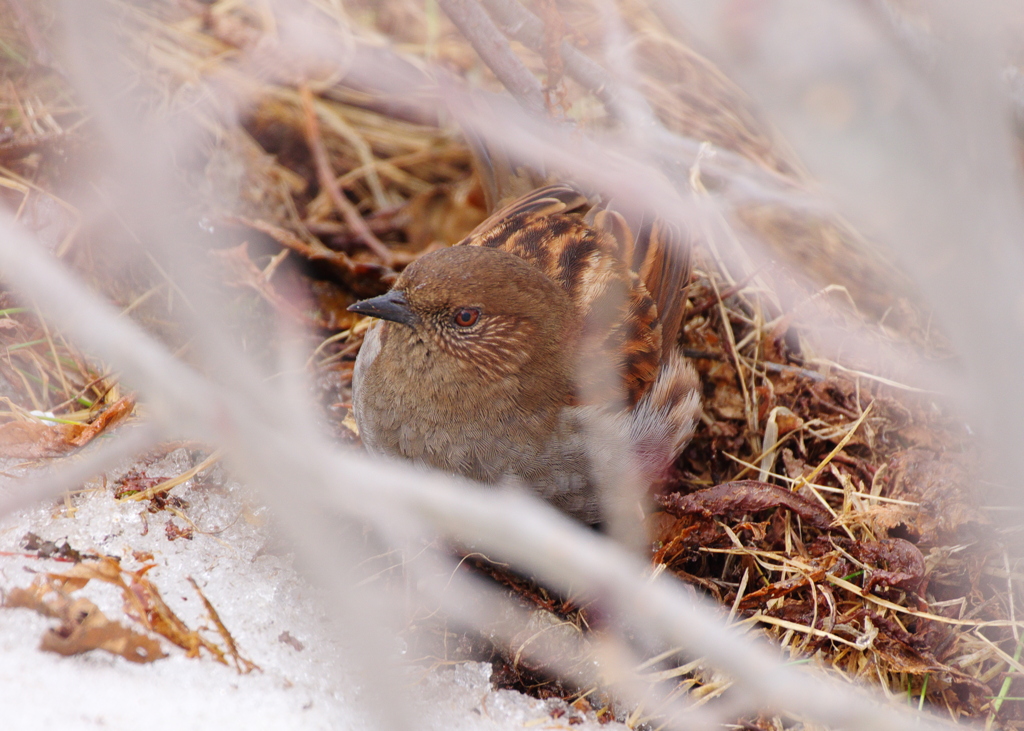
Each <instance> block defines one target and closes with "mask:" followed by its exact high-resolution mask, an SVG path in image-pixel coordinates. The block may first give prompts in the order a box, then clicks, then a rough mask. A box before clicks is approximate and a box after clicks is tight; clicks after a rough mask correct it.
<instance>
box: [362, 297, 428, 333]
mask: <svg viewBox="0 0 1024 731" xmlns="http://www.w3.org/2000/svg"><path fill="white" fill-rule="evenodd" d="M348 311H349V312H358V313H359V314H360V315H369V316H370V317H379V318H380V319H382V320H391V321H392V322H400V323H402V324H403V325H409V326H412V325H415V324H416V323H417V322H419V321H420V318H419V316H417V315H416V313H415V312H413V311H412V310H411V309H409V303H408V302H407V301H406V299H405V292H402V291H401V290H398V289H393V290H391V291H390V292H388V293H387V294H382V295H381V296H380V297H372V298H370V299H368V300H363V301H362V302H356V303H355V304H354V305H349V308H348Z"/></svg>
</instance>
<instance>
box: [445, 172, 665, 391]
mask: <svg viewBox="0 0 1024 731" xmlns="http://www.w3.org/2000/svg"><path fill="white" fill-rule="evenodd" d="M589 207H590V202H589V201H588V200H587V198H586V196H584V195H583V194H582V193H581V192H580V191H578V190H577V189H576V188H573V187H572V186H569V185H550V186H547V187H544V188H539V189H538V190H536V191H533V192H532V193H530V194H528V195H526V196H524V197H522V198H520V199H518V200H516V201H514V202H512V203H511V204H509V205H508V206H506V207H505V208H503V209H501V210H500V211H498V212H497V213H495V214H494V215H493V216H491V217H490V218H489V219H488V220H487V221H485V222H484V223H483V224H481V225H480V226H478V227H477V228H476V229H475V230H474V232H473V233H471V234H470V235H469V236H468V237H466V239H464V240H463V241H462V242H461V245H466V246H487V247H491V248H496V249H501V250H503V251H507V252H508V253H511V254H515V255H516V256H519V257H521V258H523V259H525V260H527V261H529V262H531V263H532V264H534V265H535V266H537V267H538V268H540V269H541V270H542V271H543V272H544V273H545V274H547V275H548V276H549V277H551V279H552V280H554V281H555V282H557V283H558V284H559V285H561V287H562V288H563V289H564V290H565V292H566V294H568V296H569V298H570V300H572V302H573V304H574V305H575V310H576V313H577V315H578V316H579V317H580V322H581V334H580V340H579V344H578V349H579V360H580V377H579V378H578V379H577V380H578V382H579V383H580V391H581V395H582V396H583V398H584V399H585V400H587V401H593V400H606V399H608V398H612V397H613V396H611V394H613V393H614V392H615V390H619V391H620V392H623V391H624V394H625V398H626V400H627V401H628V402H629V403H630V404H634V403H636V402H637V401H639V400H640V398H641V397H642V396H643V395H644V394H645V393H647V391H648V390H649V389H650V387H651V384H653V383H654V379H655V378H656V376H657V372H658V366H659V362H660V358H661V351H662V341H661V324H660V322H659V319H658V309H657V306H656V305H655V303H654V300H653V299H652V298H651V297H650V295H649V293H648V292H647V289H646V287H645V286H644V285H643V283H642V281H641V280H640V278H639V276H638V275H637V273H636V272H633V271H631V270H630V268H629V266H628V265H627V262H628V261H629V252H632V251H633V248H634V247H633V237H632V233H630V231H629V226H628V225H626V223H625V221H624V220H623V219H622V217H621V216H620V215H619V214H617V213H613V212H608V211H602V212H599V213H598V214H597V215H596V217H593V218H591V217H588V218H587V220H584V218H583V217H582V216H581V215H579V214H580V213H582V212H583V211H584V209H587V208H589ZM573 214H576V215H573ZM609 374H612V375H614V374H618V375H619V377H620V379H621V380H620V379H616V378H609V377H608V376H609ZM602 384H605V385H603V386H602Z"/></svg>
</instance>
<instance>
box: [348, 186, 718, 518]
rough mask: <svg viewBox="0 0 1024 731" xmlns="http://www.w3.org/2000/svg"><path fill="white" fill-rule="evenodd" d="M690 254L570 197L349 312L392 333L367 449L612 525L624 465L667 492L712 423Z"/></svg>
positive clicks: (374, 372) (372, 386)
mask: <svg viewBox="0 0 1024 731" xmlns="http://www.w3.org/2000/svg"><path fill="white" fill-rule="evenodd" d="M584 214H585V215H584ZM677 238H678V234H677V233H675V231H674V230H673V229H671V228H670V227H668V226H666V225H665V224H664V223H662V222H660V221H657V222H654V223H653V224H650V225H647V226H641V227H640V228H639V233H638V235H637V236H636V237H634V235H633V233H632V232H631V230H630V227H629V226H628V225H627V223H626V221H625V219H624V218H623V217H622V216H621V215H620V214H618V213H616V212H614V211H611V210H608V209H606V208H600V207H592V206H591V205H590V203H589V202H588V200H587V198H586V197H585V196H584V195H583V194H582V193H581V192H580V191H578V190H576V189H575V188H573V187H570V186H567V185H552V186H547V187H545V188H540V189H538V190H536V191H533V192H532V193H530V194H528V195H526V196H524V197H522V198H520V199H519V200H517V201H515V202H513V203H512V204H510V205H508V206H506V207H505V208H503V209H502V210H500V211H498V212H497V213H495V214H494V215H493V216H491V217H490V218H489V219H487V220H486V221H484V222H483V223H482V224H480V226H478V227H477V228H476V229H475V230H474V231H473V232H472V233H471V234H470V235H469V236H468V237H467V238H466V239H464V240H463V241H462V242H460V244H458V245H456V246H453V247H451V248H447V249H442V250H439V251H435V252H432V253H430V254H427V255H425V256H423V257H421V258H420V259H418V260H417V261H416V262H414V263H413V264H411V265H410V266H409V267H408V268H406V269H405V271H404V272H403V273H402V274H401V276H400V277H399V278H398V280H397V281H396V283H395V285H394V288H393V289H392V290H391V291H390V292H388V293H387V294H384V295H382V296H380V297H374V298H373V299H368V300H364V301H362V302H358V303H356V304H354V305H352V306H351V307H350V308H349V309H350V310H352V311H354V312H359V313H362V314H365V315H370V316H373V317H377V318H380V320H381V321H380V322H376V323H374V324H373V325H372V326H371V327H370V329H369V330H368V332H367V334H366V339H365V341H364V342H363V345H362V349H361V350H360V352H359V356H358V358H357V360H356V366H355V372H354V375H353V381H352V389H353V396H352V401H353V410H354V412H355V418H356V423H357V424H358V426H359V430H360V435H361V436H362V440H363V443H364V444H365V445H366V446H367V447H368V448H369V449H370V451H372V452H375V453H381V454H386V455H397V456H402V457H406V458H408V459H411V460H414V461H417V462H420V463H424V464H427V465H431V466H433V467H436V468H438V469H442V470H446V471H448V472H453V473H457V474H461V475H465V476H467V477H470V478H473V479H475V480H479V481H481V482H486V483H501V482H504V481H506V480H515V481H521V482H522V483H525V484H526V485H528V486H529V487H531V488H533V489H534V490H536V491H537V492H538V493H539V494H540V495H541V496H542V497H543V498H544V499H546V500H548V501H549V502H551V503H552V504H554V505H555V506H556V507H558V508H560V509H561V510H563V511H565V512H566V513H568V514H570V515H572V516H574V517H576V518H577V519H579V520H582V521H584V522H586V523H597V522H599V521H601V519H602V500H601V493H600V486H601V485H602V483H603V481H605V480H607V479H610V478H611V477H612V475H611V474H603V472H604V473H608V472H609V470H608V469H606V468H604V467H601V465H607V464H608V455H609V454H624V455H627V459H631V460H632V462H631V464H632V466H633V467H634V468H635V469H636V470H637V471H638V472H639V475H640V478H641V482H642V483H643V484H644V485H645V486H646V485H650V484H651V483H654V482H655V481H657V480H659V479H661V478H663V477H664V476H665V475H666V473H667V470H668V468H669V467H670V466H671V464H672V462H673V461H674V460H675V458H676V457H677V456H678V455H679V453H680V451H681V450H682V448H683V446H685V444H686V442H687V441H688V439H689V437H690V434H691V430H692V427H693V421H694V418H695V415H696V414H697V412H698V409H699V401H698V390H699V383H698V379H697V376H696V373H695V372H694V370H693V368H692V367H691V366H690V365H689V364H688V363H687V362H686V361H685V360H684V359H683V357H682V355H681V354H680V353H679V352H678V350H677V345H676V343H677V340H678V335H679V329H680V326H681V323H682V316H683V309H684V307H685V303H686V295H685V288H686V284H687V281H688V279H689V255H688V252H687V251H685V250H684V249H683V247H681V246H678V245H677ZM609 439H612V440H614V441H616V442H617V444H613V445H612V444H608V443H607V442H608V440H609ZM616 450H621V451H620V452H619V451H616ZM611 471H612V472H614V471H615V470H611ZM637 497H638V498H639V497H641V496H637Z"/></svg>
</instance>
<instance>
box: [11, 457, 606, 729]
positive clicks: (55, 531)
mask: <svg viewBox="0 0 1024 731" xmlns="http://www.w3.org/2000/svg"><path fill="white" fill-rule="evenodd" d="M192 464H193V457H192V455H191V454H190V453H189V452H188V451H187V450H184V449H179V450H175V451H174V452H171V453H170V454H169V455H167V456H166V457H164V458H162V459H161V460H159V461H157V462H152V463H149V464H146V465H145V472H146V474H147V475H149V476H153V477H157V476H163V477H173V476H175V475H178V474H181V473H182V472H184V471H186V470H187V469H189V468H190V467H192ZM130 466H131V465H128V466H125V468H124V469H122V470H120V471H118V472H113V473H110V474H108V483H109V482H110V481H113V480H115V479H116V478H117V477H119V476H123V475H124V474H126V473H127V472H128V468H129V467H130ZM134 466H136V467H139V465H134ZM12 471H13V470H9V471H8V474H11V472H12ZM214 471H215V472H216V474H215V476H214V477H213V478H212V479H211V478H209V477H207V479H205V480H204V479H200V480H199V481H198V484H194V483H196V482H197V481H196V480H192V481H189V482H188V483H185V484H184V485H181V486H179V487H177V488H175V489H174V491H173V493H172V494H173V495H174V496H175V497H176V498H180V499H182V500H184V501H186V502H187V503H188V507H187V508H186V509H184V510H183V513H184V514H185V515H187V516H188V517H189V518H190V519H191V520H193V521H195V530H194V533H193V537H192V539H191V540H188V539H185V538H177V539H175V540H169V534H168V532H167V530H166V525H167V523H168V521H173V522H174V523H175V524H176V526H177V527H178V528H179V529H185V528H187V527H188V523H187V522H186V521H185V520H183V519H182V518H181V517H177V516H173V515H172V513H171V512H169V511H166V510H162V511H158V512H155V513H153V512H150V511H149V510H148V503H145V502H117V501H116V500H115V499H114V498H113V495H112V489H111V487H110V486H109V484H107V485H106V486H104V485H103V484H101V483H97V484H96V485H95V488H96V489H93V490H87V491H86V492H84V493H83V494H81V495H79V496H76V497H74V498H73V499H72V500H71V501H70V504H71V506H72V508H73V509H72V510H71V511H68V510H67V507H68V505H67V504H65V503H63V502H56V503H50V504H47V505H41V506H37V507H34V508H31V509H27V510H23V511H20V512H19V513H16V514H13V515H10V516H7V517H6V518H3V519H2V520H0V590H2V591H4V592H6V591H9V590H10V589H12V588H15V587H26V586H28V585H29V584H30V583H31V582H32V579H33V576H34V575H35V574H37V573H41V572H42V573H45V572H53V573H62V572H65V571H67V570H68V569H69V568H70V567H71V565H72V564H70V563H67V562H59V561H56V560H53V559H43V558H39V557H37V556H35V555H32V554H31V552H28V551H26V550H25V548H24V546H23V544H24V536H25V535H26V534H27V533H30V532H31V533H35V534H36V535H38V536H39V537H40V538H41V539H43V540H44V541H54V542H55V543H56V544H57V545H58V546H60V545H61V544H62V543H63V542H65V541H66V542H67V543H68V544H69V545H70V546H71V547H72V548H73V549H75V550H77V551H80V552H83V553H84V552H94V553H97V554H101V555H109V556H115V557H118V558H119V559H120V560H121V564H122V566H123V567H125V568H126V569H129V570H136V569H138V568H141V567H142V566H143V565H145V564H146V563H154V564H156V565H155V567H154V568H153V569H152V570H151V571H149V573H147V574H146V576H147V578H149V579H150V580H151V581H152V582H153V583H154V584H155V585H156V586H157V588H158V589H159V590H160V592H161V596H162V597H163V599H164V601H165V602H166V603H167V604H168V605H169V606H170V607H171V609H172V610H173V611H174V612H176V613H177V614H178V616H179V617H181V618H182V619H183V620H184V621H185V622H186V624H188V626H189V627H190V628H191V629H197V628H209V631H208V632H207V633H206V634H207V636H208V637H210V638H211V639H213V640H214V641H216V642H218V644H222V643H221V641H220V638H219V637H218V636H217V635H216V633H215V632H214V631H213V628H212V623H211V622H210V620H209V618H208V617H207V614H206V611H205V608H204V607H203V604H202V601H201V600H200V598H199V597H198V596H197V594H196V592H195V590H194V589H193V587H192V586H191V585H190V584H189V583H188V578H189V577H192V578H193V579H195V581H196V582H197V583H198V585H199V586H200V588H201V589H202V591H203V593H204V594H205V595H206V597H207V598H208V599H209V600H210V602H211V603H212V605H213V606H214V608H215V609H216V610H217V612H218V614H219V616H220V618H221V620H222V621H223V623H224V625H225V626H226V627H227V628H228V630H229V631H230V632H231V634H232V636H233V637H234V639H235V642H236V643H237V646H238V648H239V651H240V652H241V654H242V655H243V656H244V657H246V658H248V659H250V660H252V661H253V662H255V663H257V664H258V665H259V666H260V667H261V668H262V672H253V673H249V674H247V675H240V674H238V673H237V672H236V671H235V669H234V668H233V667H227V666H224V665H221V664H219V663H217V662H215V661H214V660H213V659H212V658H211V657H210V656H209V655H207V654H204V655H203V657H201V658H199V659H190V658H187V657H186V656H185V652H184V651H183V650H181V649H179V648H177V647H175V646H173V645H171V644H170V643H169V642H167V641H166V640H163V639H162V638H161V645H162V647H163V649H164V651H165V652H166V653H168V657H166V658H164V659H161V660H157V661H155V662H153V663H149V664H136V663H132V662H129V661H127V660H125V659H123V658H121V657H118V656H114V655H111V654H108V653H106V652H104V651H101V650H93V651H91V652H89V653H86V654H83V655H76V656H72V657H62V656H59V655H56V654H53V653H49V652H43V651H41V650H40V649H39V642H40V639H41V638H42V636H43V634H44V633H45V632H46V631H47V629H49V628H50V627H53V626H55V625H56V623H57V622H56V620H54V619H48V618H45V617H42V616H40V615H38V614H36V613H35V612H33V611H30V610H28V609H12V608H5V609H0V719H2V721H0V728H3V729H4V730H5V731H20V730H21V729H25V730H28V729H32V730H33V731H37V730H38V729H40V728H54V729H66V730H67V731H78V730H82V731H86V730H90V731H91V730H92V729H105V730H109V729H125V731H128V730H129V729H131V730H133V731H134V729H138V728H146V729H151V730H153V731H163V730H164V729H166V730H167V731H170V730H171V729H173V730H174V731H178V729H182V728H196V729H206V728H211V729H212V728H216V729H218V730H219V731H221V730H222V731H231V730H233V729H239V731H241V730H242V729H245V730H246V731H251V730H252V729H264V728H266V729H270V728H273V729H332V730H336V729H341V730H347V729H352V730H353V731H361V730H362V729H369V728H371V724H370V721H369V719H367V718H366V717H365V714H364V713H363V712H362V711H360V710H359V707H358V705H357V703H356V701H357V696H358V693H359V687H360V682H359V678H358V677H357V675H356V674H355V673H353V672H350V671H347V670H346V669H345V668H344V667H342V666H340V664H339V662H338V658H339V657H346V653H345V652H344V649H345V648H343V647H340V646H339V644H338V641H337V640H336V639H335V637H333V636H332V633H331V631H330V628H329V624H328V620H327V617H326V616H325V615H324V613H323V609H322V607H321V605H320V604H319V603H318V602H317V599H316V597H317V595H318V592H317V590H316V589H315V587H311V586H310V585H309V584H308V583H307V582H306V581H305V580H304V579H303V577H301V576H300V575H299V574H298V573H297V571H296V570H295V569H294V567H293V566H292V564H291V560H290V557H288V556H282V555H277V554H275V553H274V552H272V551H271V550H268V543H269V541H268V538H269V535H268V534H269V531H267V529H266V528H265V526H264V525H263V523H264V516H262V515H261V511H260V509H259V508H255V507H254V506H253V505H251V504H250V502H249V500H248V498H249V496H248V494H247V491H246V490H245V489H244V487H243V486H241V485H239V484H237V483H235V482H232V481H231V480H229V479H224V478H223V477H221V476H219V468H214ZM4 489H12V487H11V485H10V483H9V484H8V485H7V487H6V488H5V487H4V486H3V485H0V493H2V491H3V490H4ZM145 553H150V554H152V559H151V560H150V559H149V558H148V557H147V556H145V555H144V554H145ZM140 558H141V560H140ZM75 595H76V596H83V597H85V598H88V599H89V600H90V601H92V602H94V603H95V604H96V605H97V606H98V607H99V609H100V610H101V611H102V612H104V613H105V614H106V615H107V617H108V618H110V619H111V620H114V621H119V622H121V623H122V624H124V625H126V626H128V627H131V628H133V629H137V630H140V631H141V628H140V627H139V626H138V625H137V624H135V623H133V622H131V620H130V619H128V617H126V616H125V613H124V608H123V601H122V597H121V594H120V591H119V590H118V589H117V588H116V587H114V586H111V585H109V584H104V583H101V582H99V581H95V580H93V581H90V582H89V584H88V585H87V586H86V587H85V588H83V589H81V590H79V591H78V592H76V594H75ZM410 672H411V674H412V677H413V678H414V679H419V678H421V677H422V676H423V675H424V671H423V670H422V669H421V668H413V669H411V670H410ZM490 673H491V668H490V665H487V664H484V663H465V664H461V665H456V666H453V667H447V668H443V669H440V670H434V671H431V672H429V673H426V676H425V678H424V679H422V680H421V681H420V682H419V683H417V684H415V685H414V686H413V688H412V692H411V695H412V698H413V701H414V702H415V703H417V707H416V708H415V713H416V728H422V729H437V730H438V731H441V730H442V729H444V730H445V731H449V730H451V731H461V730H465V731H477V730H478V729H479V730H480V731H485V730H486V731H500V730H502V729H521V728H523V727H524V726H528V727H531V728H542V729H557V728H566V729H568V728H572V729H585V730H591V729H597V728H598V727H599V726H600V728H602V729H608V730H609V731H612V730H613V729H624V728H625V727H624V726H622V725H621V724H615V723H612V724H606V725H600V724H598V722H597V721H596V719H595V718H594V716H593V714H589V716H584V715H583V714H581V713H579V712H578V711H576V710H575V709H573V708H571V707H569V706H567V705H566V704H565V703H564V702H562V701H556V700H549V701H539V700H536V699H533V698H529V697H527V696H523V695H521V694H519V693H514V692H512V691H496V690H494V689H493V687H492V686H491V683H490ZM396 692H399V693H403V694H405V693H407V692H408V691H407V690H406V689H399V690H396ZM570 719H571V720H572V725H571V726H570ZM386 731H390V730H386Z"/></svg>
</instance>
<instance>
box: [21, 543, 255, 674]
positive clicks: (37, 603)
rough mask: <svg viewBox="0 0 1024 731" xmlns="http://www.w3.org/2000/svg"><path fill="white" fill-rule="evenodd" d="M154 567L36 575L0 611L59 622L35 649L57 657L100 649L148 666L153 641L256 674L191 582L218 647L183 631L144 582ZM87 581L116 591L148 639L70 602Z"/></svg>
mask: <svg viewBox="0 0 1024 731" xmlns="http://www.w3.org/2000/svg"><path fill="white" fill-rule="evenodd" d="M154 567H155V564H148V565H146V566H143V567H142V568H141V569H138V570H136V571H129V570H127V569H124V568H123V567H122V566H121V564H120V562H119V561H117V560H116V559H113V558H109V557H102V558H100V559H98V560H89V561H82V562H80V563H78V564H76V565H75V566H74V567H72V568H71V569H69V570H67V571H65V572H63V573H47V574H43V575H40V576H38V577H36V579H35V580H34V581H33V582H32V584H31V585H30V586H29V587H28V588H17V587H16V588H14V589H11V590H10V591H9V592H7V595H6V597H5V599H4V604H3V606H5V607H10V608H13V607H22V608H26V609H32V610H34V611H36V612H38V613H40V614H42V615H44V616H47V617H55V618H57V619H60V620H61V626H60V627H58V628H57V629H54V630H48V631H47V634H46V635H45V636H44V638H43V642H42V644H41V645H40V647H41V649H43V650H47V651H51V652H58V653H60V654H63V655H74V654H80V653H83V652H88V651H90V650H95V649H102V650H106V651H107V652H112V653H114V654H117V655H121V656H122V657H125V658H126V659H128V660H131V661H132V662H153V661H155V660H159V659H160V658H162V657H166V654H165V653H164V652H163V651H162V649H161V648H160V644H159V641H158V640H156V639H155V638H154V637H152V635H157V636H159V637H163V638H164V639H166V640H167V641H169V642H171V643H172V644H174V645H177V646H178V647H180V648H181V649H183V650H184V651H185V654H186V656H187V657H199V656H200V653H201V651H205V652H206V653H207V654H208V655H210V656H211V657H213V659H214V660H216V661H217V662H219V663H222V664H224V665H229V664H230V665H233V666H234V667H235V669H236V670H237V671H238V672H239V673H248V672H251V671H253V670H258V669H259V666H258V665H256V664H255V663H253V662H252V661H251V660H248V659H246V658H244V657H243V656H242V655H241V653H240V652H239V651H238V648H237V646H236V644H235V641H234V638H233V637H232V636H231V633H230V632H228V630H227V628H226V627H225V626H224V624H223V623H222V622H221V620H220V616H219V615H218V614H217V611H216V610H215V609H214V607H213V605H212V604H211V603H210V602H209V600H208V599H207V598H206V596H205V595H204V594H203V592H202V590H201V589H200V588H199V585H198V584H196V582H195V581H194V580H192V579H189V582H190V583H191V584H192V587H193V588H194V589H195V591H196V593H197V594H198V595H199V597H200V599H201V601H202V602H203V605H204V607H205V608H206V611H207V614H208V615H209V617H210V619H211V621H212V622H213V623H214V625H215V627H216V629H217V633H218V634H219V635H220V637H221V639H222V641H223V642H224V647H221V646H220V645H218V644H217V643H216V642H214V641H213V640H211V639H209V638H207V637H205V636H204V635H203V634H202V633H201V632H199V631H197V630H192V629H189V627H188V626H187V625H186V624H185V622H184V621H183V620H182V619H181V618H180V617H178V615H177V614H176V613H175V612H174V610H172V609H171V608H170V607H169V606H168V605H167V604H166V603H165V602H164V600H163V598H162V597H161V595H160V591H159V590H158V589H157V587H156V585H155V584H153V582H152V581H150V579H149V578H147V576H146V574H147V573H148V572H149V571H150V570H152V569H153V568H154ZM90 581H101V582H104V583H107V584H112V585H113V586H115V587H117V588H118V589H120V591H121V595H122V598H123V600H124V611H125V615H126V616H127V617H128V618H129V619H131V620H133V621H134V622H136V623H137V624H139V625H140V626H141V627H142V628H143V629H144V630H146V632H147V633H148V634H143V633H139V632H136V631H134V630H130V629H128V628H126V627H124V626H123V625H121V624H119V623H117V622H114V621H112V620H110V619H108V618H107V617H106V616H105V615H104V614H103V613H102V612H100V611H99V610H98V609H97V608H96V605H95V604H93V603H92V602H91V601H89V600H88V599H84V598H81V597H74V596H72V595H73V593H74V592H76V591H79V590H81V589H83V588H84V587H85V586H86V585H87V584H88V583H89V582H90Z"/></svg>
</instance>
